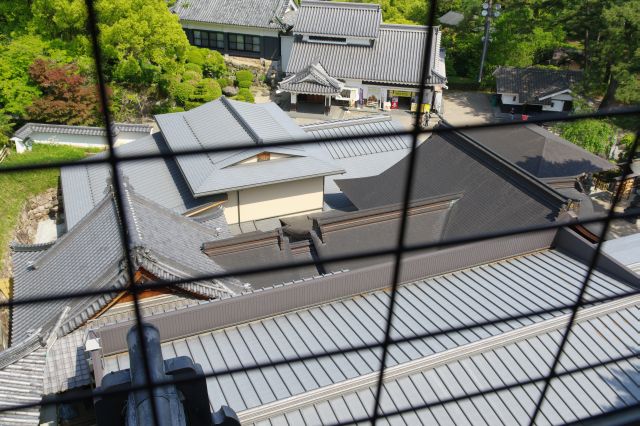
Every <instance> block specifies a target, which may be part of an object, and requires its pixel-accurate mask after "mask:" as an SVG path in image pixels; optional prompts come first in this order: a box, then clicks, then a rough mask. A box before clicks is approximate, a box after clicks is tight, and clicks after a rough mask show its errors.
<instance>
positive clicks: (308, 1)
mask: <svg viewBox="0 0 640 426" xmlns="http://www.w3.org/2000/svg"><path fill="white" fill-rule="evenodd" d="M300 6H301V7H302V6H315V7H324V8H345V9H371V10H379V9H380V5H379V4H377V3H353V2H339V1H318V0H303V1H302V2H301V3H300Z"/></svg>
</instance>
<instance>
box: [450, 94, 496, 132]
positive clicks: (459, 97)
mask: <svg viewBox="0 0 640 426" xmlns="http://www.w3.org/2000/svg"><path fill="white" fill-rule="evenodd" d="M490 96H491V95H490V94H488V93H480V92H459V91H454V90H446V91H445V92H444V114H443V115H444V118H445V120H447V121H448V122H449V123H451V124H453V125H456V126H464V125H467V124H481V123H488V122H490V121H494V120H496V118H498V117H496V115H495V112H496V111H494V108H493V107H492V106H491V102H490V100H489V99H490ZM496 110H497V109H496Z"/></svg>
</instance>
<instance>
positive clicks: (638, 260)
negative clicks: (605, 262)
mask: <svg viewBox="0 0 640 426" xmlns="http://www.w3.org/2000/svg"><path fill="white" fill-rule="evenodd" d="M602 250H603V251H604V252H605V253H607V254H608V255H609V256H611V257H613V258H614V259H615V260H617V261H618V262H620V263H622V264H623V265H624V266H626V267H627V268H629V269H631V270H632V271H633V272H635V273H636V274H639V275H640V233H637V234H631V235H627V236H625V237H620V238H615V239H613V240H609V241H605V242H604V243H603V244H602Z"/></svg>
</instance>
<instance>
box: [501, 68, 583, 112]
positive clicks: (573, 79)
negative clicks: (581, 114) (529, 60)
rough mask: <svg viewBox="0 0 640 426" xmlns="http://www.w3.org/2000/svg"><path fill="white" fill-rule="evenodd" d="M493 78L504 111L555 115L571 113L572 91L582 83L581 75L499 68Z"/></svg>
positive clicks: (564, 72)
mask: <svg viewBox="0 0 640 426" xmlns="http://www.w3.org/2000/svg"><path fill="white" fill-rule="evenodd" d="M493 75H494V76H495V77H496V90H497V92H498V95H500V97H501V100H502V103H503V104H504V105H507V107H509V106H513V107H514V108H515V107H518V108H520V107H525V106H526V108H527V110H529V107H533V108H531V109H540V110H542V111H557V112H560V111H570V110H571V105H572V103H571V102H572V101H573V96H572V95H571V87H572V86H573V85H574V84H576V83H577V82H578V81H580V80H581V79H582V71H564V70H550V69H544V68H514V67H498V69H496V70H495V71H494V72H493Z"/></svg>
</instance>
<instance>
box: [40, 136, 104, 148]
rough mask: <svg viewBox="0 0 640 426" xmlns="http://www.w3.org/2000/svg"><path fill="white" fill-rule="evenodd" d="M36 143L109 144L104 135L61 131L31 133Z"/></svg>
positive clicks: (91, 145) (101, 145)
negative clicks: (66, 133)
mask: <svg viewBox="0 0 640 426" xmlns="http://www.w3.org/2000/svg"><path fill="white" fill-rule="evenodd" d="M29 139H31V140H32V141H33V142H34V143H42V144H52V145H58V144H59V145H73V146H82V147H103V146H106V145H107V139H106V138H105V137H104V136H83V135H64V134H60V133H48V132H33V133H31V135H29Z"/></svg>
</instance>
